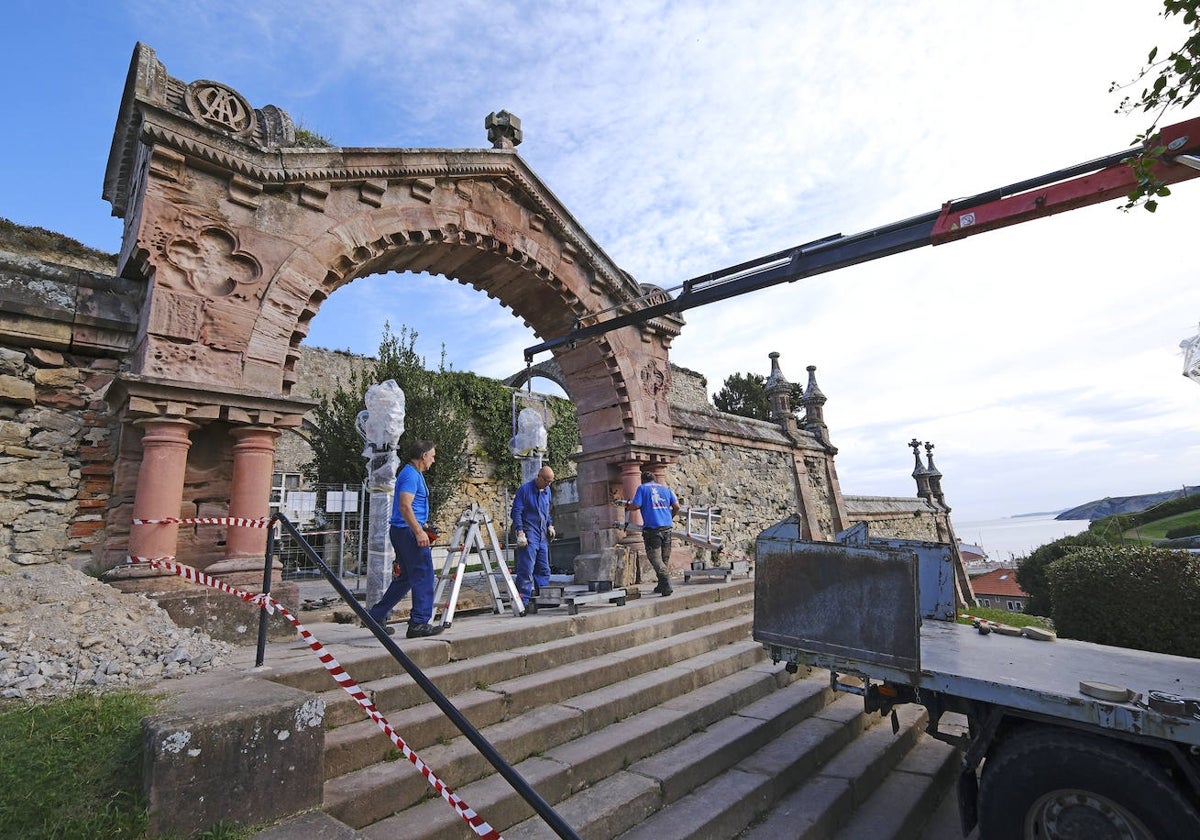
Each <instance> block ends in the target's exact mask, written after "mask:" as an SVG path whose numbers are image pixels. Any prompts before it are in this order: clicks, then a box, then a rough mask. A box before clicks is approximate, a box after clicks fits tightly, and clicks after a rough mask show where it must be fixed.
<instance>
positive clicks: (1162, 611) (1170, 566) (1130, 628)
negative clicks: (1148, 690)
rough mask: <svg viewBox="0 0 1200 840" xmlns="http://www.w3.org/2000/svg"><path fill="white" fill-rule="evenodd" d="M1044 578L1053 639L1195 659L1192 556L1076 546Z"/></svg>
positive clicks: (1199, 627)
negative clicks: (1051, 606) (1051, 605)
mask: <svg viewBox="0 0 1200 840" xmlns="http://www.w3.org/2000/svg"><path fill="white" fill-rule="evenodd" d="M1045 574H1046V580H1047V582H1048V584H1049V588H1050V593H1051V597H1052V599H1053V602H1054V613H1053V616H1054V625H1055V627H1056V628H1057V629H1058V633H1059V635H1062V636H1066V637H1068V638H1071V639H1081V640H1083V641H1088V642H1098V643H1100V644H1106V645H1116V646H1118V647H1127V648H1136V649H1138V650H1149V651H1157V652H1159V653H1172V654H1176V655H1178V656H1190V657H1200V622H1197V621H1196V620H1195V617H1196V615H1197V611H1198V610H1200V557H1198V556H1196V555H1193V554H1189V553H1187V552H1185V551H1171V550H1169V549H1163V548H1153V547H1149V546H1107V547H1103V548H1100V547H1097V548H1084V549H1081V550H1078V551H1076V552H1074V553H1072V554H1070V555H1068V556H1064V557H1062V558H1061V559H1058V560H1056V561H1054V562H1053V563H1051V564H1050V565H1049V566H1048V567H1047V568H1046V570H1045Z"/></svg>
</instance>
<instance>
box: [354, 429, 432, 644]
mask: <svg viewBox="0 0 1200 840" xmlns="http://www.w3.org/2000/svg"><path fill="white" fill-rule="evenodd" d="M436 455H437V448H436V446H435V445H434V443H433V441H431V440H419V441H417V442H416V443H414V444H413V445H412V448H411V449H409V452H408V463H407V464H405V465H404V469H402V470H400V474H399V475H397V476H396V493H395V495H394V496H393V497H392V518H391V519H390V520H389V523H388V524H389V526H390V527H389V528H388V537H389V539H390V540H391V542H392V548H394V549H395V550H396V568H397V570H398V572H397V574H396V577H395V578H393V579H392V583H391V585H390V586H388V588H387V591H386V592H384V593H383V597H382V598H380V599H379V603H378V604H376V605H375V606H373V607H371V609H369V610H368V611H367V612H368V613H370V615H371V618H373V619H375V620H376V621H378V622H379V623H380V624H381V625H383V626H384V627H386V628H387V631H388V635H389V636H390V635H391V634H392V628H391V627H387V625H386V623H385V622H387V617H388V614H389V613H390V612H391V611H392V608H393V607H395V606H396V604H398V603H400V599H401V598H403V597H404V596H405V595H407V594H408V591H409V590H410V589H411V590H412V611H411V612H410V613H409V616H408V632H407V633H406V634H405V635H406V636H407V637H408V638H409V639H415V638H420V637H422V636H436V635H437V634H438V633H441V632H442V630H444V629H445V625H442V624H439V625H437V626H436V627H435V626H434V625H432V624H430V623H429V622H430V621H431V620H432V619H433V588H434V574H433V551H432V550H431V549H430V548H429V534H427V533H426V532H425V524H426V522H427V521H428V519H429V487H428V486H427V485H426V484H425V476H424V475H423V473H424V472H425V471H426V470H427V469H429V468H430V467H432V466H433V461H434V458H435V457H436Z"/></svg>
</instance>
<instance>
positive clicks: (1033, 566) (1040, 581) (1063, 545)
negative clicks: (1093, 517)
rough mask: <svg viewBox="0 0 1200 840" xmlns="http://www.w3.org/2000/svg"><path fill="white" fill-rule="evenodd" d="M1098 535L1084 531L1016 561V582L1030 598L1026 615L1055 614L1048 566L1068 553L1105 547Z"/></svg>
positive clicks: (1047, 545)
mask: <svg viewBox="0 0 1200 840" xmlns="http://www.w3.org/2000/svg"><path fill="white" fill-rule="evenodd" d="M1106 542H1107V541H1106V540H1105V539H1104V538H1103V537H1102V536H1101V535H1099V534H1095V533H1092V532H1091V531H1083V532H1081V533H1079V534H1073V535H1071V536H1068V537H1062V538H1060V539H1057V540H1055V541H1054V542H1049V543H1046V544H1045V545H1043V546H1039V547H1038V548H1035V549H1034V550H1033V551H1032V552H1030V554H1029V556H1028V557H1022V558H1021V559H1020V560H1018V561H1017V583H1018V584H1020V586H1021V588H1022V589H1023V590H1025V592H1026V594H1028V595H1029V601H1028V602H1027V603H1026V604H1025V612H1027V613H1029V614H1030V615H1054V597H1053V595H1051V593H1050V586H1049V583H1048V582H1047V581H1046V567H1047V566H1049V565H1050V564H1051V563H1053V562H1054V561H1055V560H1058V559H1059V558H1061V557H1065V556H1066V555H1068V554H1071V553H1073V552H1076V551H1079V550H1080V549H1082V548H1086V547H1088V546H1097V545H1105V544H1106Z"/></svg>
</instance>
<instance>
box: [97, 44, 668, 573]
mask: <svg viewBox="0 0 1200 840" xmlns="http://www.w3.org/2000/svg"><path fill="white" fill-rule="evenodd" d="M198 85H200V83H197V84H196V85H192V86H189V85H185V84H184V83H183V82H181V81H179V80H177V79H172V78H170V77H169V76H168V75H167V74H166V70H165V68H164V67H163V66H162V65H161V63H159V62H158V61H157V59H156V58H155V57H154V53H153V51H152V50H150V49H149V48H147V47H144V46H142V45H139V46H138V48H137V49H135V52H134V60H133V66H132V67H131V70H130V76H129V81H128V83H127V86H126V90H125V96H124V99H123V101H122V106H121V115H120V117H119V119H118V126H117V131H116V133H115V135H114V146H113V150H112V153H111V154H110V158H109V168H108V172H107V173H106V178H105V198H106V199H108V200H109V201H110V202H112V205H113V208H114V213H116V214H117V215H120V216H122V217H123V218H124V219H125V220H126V238H125V243H124V246H123V249H122V254H121V266H120V271H121V273H122V274H123V275H124V276H126V277H128V278H130V279H140V280H143V281H144V282H145V283H146V284H147V293H146V298H145V300H146V303H145V306H144V311H143V313H142V317H141V320H140V327H139V333H138V338H137V345H136V351H135V353H134V355H133V357H132V358H131V360H130V368H131V374H132V377H133V378H135V379H137V380H138V381H139V383H141V384H140V385H139V389H138V392H139V393H147V394H151V395H154V394H156V393H158V392H159V391H161V392H162V393H163V394H164V396H163V398H162V399H160V400H158V401H154V400H146V399H139V401H137V402H136V403H134V402H131V403H130V404H129V405H128V406H126V410H127V412H128V414H129V416H130V418H131V419H133V418H136V417H141V416H160V415H162V416H168V417H173V416H176V415H178V416H179V417H180V418H181V419H185V420H188V421H190V422H193V423H199V424H201V425H203V424H204V423H206V422H214V421H218V420H219V421H221V422H225V423H228V424H232V425H237V424H239V423H241V424H246V423H249V424H257V425H260V426H264V425H265V426H268V427H271V426H280V425H287V426H288V427H294V426H295V425H297V424H298V422H299V417H300V416H302V414H303V411H302V410H301V409H302V406H301V405H300V404H299V403H298V401H296V400H294V399H293V398H292V395H291V391H292V386H293V385H294V383H295V364H296V361H297V359H298V358H299V348H300V345H301V342H302V341H303V339H304V337H305V336H306V335H307V333H308V330H309V326H310V324H311V322H312V319H313V318H314V317H315V316H316V314H317V313H318V311H319V310H320V307H321V305H322V303H324V301H325V300H327V299H328V297H329V296H330V295H331V294H333V293H334V292H335V291H336V290H337V289H339V288H341V287H342V286H343V285H345V284H346V283H349V282H352V281H353V280H355V279H357V278H360V277H364V276H367V275H372V274H380V273H388V272H427V273H430V274H435V275H441V276H443V277H446V278H448V279H451V280H454V281H456V282H459V283H462V284H464V285H469V286H472V287H473V288H475V289H478V290H480V291H482V292H484V293H485V294H487V295H488V296H489V297H492V298H495V299H496V300H497V301H499V302H500V303H501V304H502V305H504V306H506V307H508V308H509V309H511V310H512V312H513V313H514V314H516V315H517V316H518V317H520V318H522V319H523V321H524V322H525V323H526V324H528V325H529V326H530V327H531V328H532V329H533V330H534V332H535V333H536V334H537V335H538V336H539V337H541V338H543V339H546V338H553V337H557V336H560V335H563V334H564V333H566V332H567V331H568V330H569V329H570V328H571V327H572V326H573V325H575V324H577V323H587V322H588V321H589V320H590V319H595V318H597V317H600V316H602V315H603V313H612V312H622V311H628V310H630V309H632V308H636V307H637V306H639V305H641V303H640V301H642V300H643V299H644V298H645V296H646V295H647V294H648V293H649V294H652V295H661V294H663V292H662V291H661V289H657V287H651V286H641V285H639V284H638V283H637V281H635V280H634V279H633V278H632V277H630V276H629V275H628V274H627V273H626V272H624V271H622V270H621V269H620V268H619V267H618V266H616V265H615V264H614V263H613V262H612V261H611V260H610V259H609V258H608V256H607V255H606V254H605V253H604V252H603V250H602V249H601V248H600V247H599V246H598V245H597V244H596V243H595V242H594V241H593V240H592V239H591V237H590V236H589V235H588V233H587V232H586V231H585V230H584V229H583V228H582V227H581V226H580V225H579V224H578V222H576V221H575V220H574V218H573V217H572V215H571V214H570V212H569V211H568V210H567V209H566V208H565V207H564V206H562V204H561V203H560V202H559V201H558V199H557V198H556V197H555V196H554V195H553V193H552V192H550V190H549V189H547V188H546V187H545V185H543V184H542V182H541V181H540V179H539V178H538V177H537V175H536V174H534V172H533V171H532V170H531V169H530V168H529V167H528V166H527V165H526V164H525V162H524V161H523V160H522V159H521V158H520V156H519V155H517V154H516V152H515V151H513V149H512V148H511V144H509V145H507V146H503V145H502V146H500V147H497V148H493V149H478V150H461V149H459V150H443V149H348V148H336V147H331V148H324V149H302V148H296V147H289V146H286V145H285V144H286V143H289V142H291V139H292V137H293V135H292V134H291V133H290V132H288V131H286V130H284V129H286V128H287V126H288V125H290V120H289V119H288V118H287V115H286V114H285V113H284V112H282V111H280V110H279V109H278V108H275V107H274V106H267V107H266V108H264V109H252V108H250V109H249V111H247V110H246V109H248V108H249V104H248V103H244V101H243V100H242V99H241V98H240V97H239V96H238V95H237V93H236V91H232V90H229V89H226V88H224V87H223V86H221V85H219V83H216V82H209V81H204V82H203V83H202V86H203V89H204V90H218V91H219V92H220V93H221V97H219V98H216V97H215V95H213V96H212V97H210V98H211V99H212V101H215V102H218V103H221V102H226V103H232V102H236V103H238V105H239V107H238V108H237V109H236V113H234V112H233V111H230V113H234V116H238V117H242V119H240V120H239V121H237V123H236V124H233V123H230V124H229V125H226V124H225V123H224V122H222V121H221V120H214V119H213V115H212V114H211V113H209V112H208V111H204V112H203V113H201V114H199V115H198V114H197V113H196V104H195V101H193V100H194V99H195V97H194V96H193V94H194V92H195V91H196V90H197V86H198ZM204 101H206V102H207V101H209V100H204ZM189 105H190V108H189ZM242 105H245V107H242ZM226 110H229V109H228V108H227V109H226ZM250 111H252V113H250ZM223 114H225V111H220V112H219V113H218V115H223ZM231 119H232V118H231ZM271 126H275V128H271ZM280 127H282V128H280ZM268 129H270V130H268ZM417 318H418V321H417V323H418V324H419V318H420V315H418V316H417ZM681 327H682V319H680V318H677V317H663V318H658V319H655V320H654V321H652V322H650V323H648V324H646V325H642V326H630V327H624V328H622V329H620V330H615V331H613V332H610V333H607V334H605V335H603V336H600V337H596V338H591V339H587V340H583V341H580V342H578V343H576V344H574V345H568V346H562V347H559V348H557V349H556V351H555V354H554V362H555V363H556V364H557V366H558V369H559V371H561V384H562V385H563V387H564V390H566V391H567V392H568V393H570V394H571V397H572V401H573V403H574V404H575V407H576V411H577V413H578V416H579V426H580V436H581V439H582V442H583V454H582V456H581V457H580V459H579V462H578V473H579V488H580V523H581V529H582V534H581V541H582V549H583V551H584V553H585V555H588V556H589V557H594V558H602V554H603V552H604V550H605V549H606V548H609V547H611V545H612V544H613V543H614V542H615V540H616V536H615V532H613V531H612V529H611V527H610V526H611V523H612V519H613V517H612V511H611V510H610V504H611V502H610V499H611V498H612V497H613V496H615V495H618V494H624V493H627V492H632V489H634V488H633V487H625V486H624V485H627V484H628V483H629V481H630V476H631V475H633V474H636V470H634V469H633V468H634V467H636V466H637V465H639V464H642V465H645V464H647V463H657V464H658V465H660V466H661V465H662V464H664V463H669V462H671V461H673V460H674V459H675V457H676V455H677V452H678V449H677V447H675V446H674V444H673V429H672V426H671V420H670V416H669V413H668V412H667V410H666V389H667V388H668V387H669V376H670V366H669V362H668V349H669V346H670V342H671V339H672V338H673V337H674V336H675V335H677V334H678V333H679V330H680V329H681ZM156 389H157V390H156ZM171 389H175V390H171ZM179 389H183V391H185V392H186V394H187V395H188V400H181V399H180V398H179V397H178V392H179ZM168 392H170V393H169V394H168ZM231 395H236V396H237V399H234V398H233V396H231ZM256 400H257V401H259V402H263V401H265V402H263V404H264V405H266V406H267V408H265V409H264V410H262V411H249V410H247V409H246V407H245V406H246V405H258V403H257V402H256ZM272 400H273V401H274V402H271V401H272ZM281 408H282V415H281V413H280V411H281ZM622 497H624V498H628V496H627V495H623V496H622ZM596 562H597V564H598V565H597V566H596V567H595V571H589V574H602V573H603V571H604V563H603V560H602V559H599V560H597V561H596Z"/></svg>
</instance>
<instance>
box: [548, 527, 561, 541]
mask: <svg viewBox="0 0 1200 840" xmlns="http://www.w3.org/2000/svg"><path fill="white" fill-rule="evenodd" d="M546 536H548V537H549V538H550V539H554V538H555V537H557V536H558V531H555V530H554V526H553V525H550V526H547V528H546Z"/></svg>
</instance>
